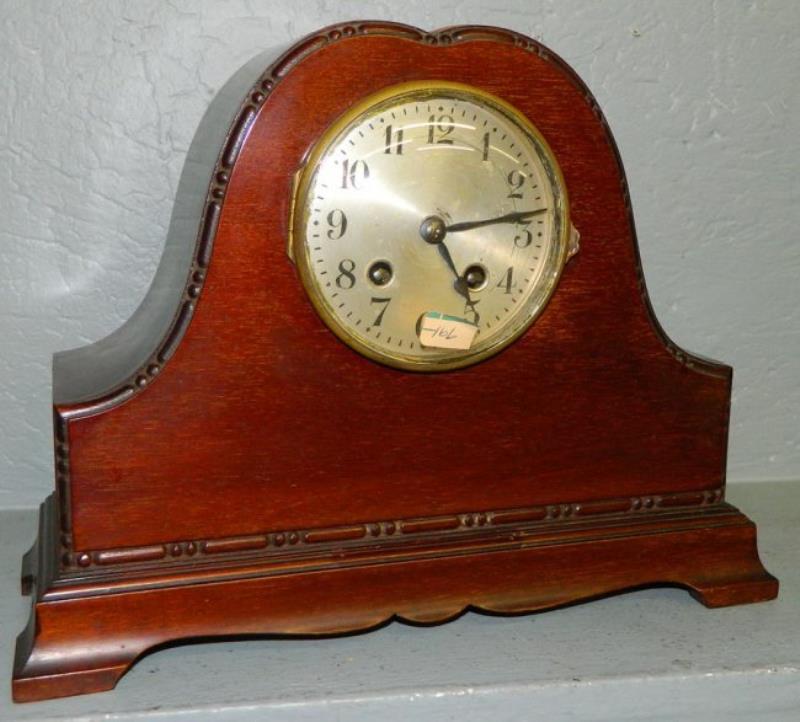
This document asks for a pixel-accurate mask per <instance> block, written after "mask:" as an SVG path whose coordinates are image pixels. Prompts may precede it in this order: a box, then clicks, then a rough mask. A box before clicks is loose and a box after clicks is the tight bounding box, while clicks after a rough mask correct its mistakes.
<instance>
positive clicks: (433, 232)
mask: <svg viewBox="0 0 800 722" xmlns="http://www.w3.org/2000/svg"><path fill="white" fill-rule="evenodd" d="M419 235H420V236H422V240H423V241H425V242H426V243H430V244H434V245H435V244H437V243H441V242H442V241H444V237H445V236H446V235H447V224H446V223H445V222H444V219H443V218H440V217H439V216H428V217H427V218H425V219H424V220H423V221H422V223H420V226H419ZM456 275H458V274H456Z"/></svg>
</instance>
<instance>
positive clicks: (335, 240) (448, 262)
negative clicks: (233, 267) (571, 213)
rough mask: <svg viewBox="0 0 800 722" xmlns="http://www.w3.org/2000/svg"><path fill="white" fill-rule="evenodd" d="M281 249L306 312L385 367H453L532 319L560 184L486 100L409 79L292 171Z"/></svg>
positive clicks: (559, 255)
mask: <svg viewBox="0 0 800 722" xmlns="http://www.w3.org/2000/svg"><path fill="white" fill-rule="evenodd" d="M296 188H297V190H296V195H295V198H294V204H293V206H294V208H295V211H294V218H293V223H292V225H293V241H292V251H293V254H294V257H295V259H296V261H297V264H298V267H299V270H300V274H301V278H302V280H303V283H304V285H305V287H306V290H307V291H308V293H309V296H310V298H311V300H312V302H313V303H314V306H315V307H316V309H317V311H318V312H319V313H320V316H321V317H322V319H323V320H324V321H325V323H326V324H327V325H328V326H329V327H330V328H331V330H332V331H334V333H336V335H338V336H339V337H340V338H341V339H342V340H343V341H344V342H345V343H347V344H349V345H350V346H351V347H352V348H354V349H355V350H357V351H359V352H360V353H363V354H364V355H366V356H368V357H370V358H372V359H374V360H377V361H380V362H383V363H386V364H389V365H392V366H396V367H400V368H405V369H417V370H437V369H448V368H455V367H459V366H465V365H468V364H470V363H474V362H476V361H478V360H481V359H483V358H486V357H487V356H490V355H492V354H493V353H496V352H498V351H499V350H501V349H502V348H503V347H505V346H506V345H507V344H508V343H510V342H511V341H513V340H514V339H515V338H517V337H518V336H519V335H520V334H521V333H522V332H523V331H524V330H525V329H526V328H527V327H528V326H529V325H530V324H531V323H532V322H533V320H534V319H535V317H536V316H537V315H538V314H539V312H540V311H541V310H542V308H543V307H544V305H545V303H546V302H547V300H548V298H549V297H550V294H551V293H552V291H553V289H554V287H555V285H556V283H557V281H558V278H559V275H560V273H561V270H562V267H563V265H564V262H565V260H566V257H567V242H568V236H569V220H568V215H567V214H568V206H567V197H566V191H565V188H564V183H563V179H562V176H561V172H560V170H559V168H558V165H557V163H556V161H555V158H554V157H553V154H552V152H551V151H550V149H549V147H548V146H547V144H546V142H545V141H544V139H543V138H542V137H541V136H540V134H539V133H538V132H537V131H536V129H535V128H534V127H533V126H532V125H531V124H530V123H529V122H528V121H527V120H526V119H525V118H524V117H523V116H522V115H521V114H520V113H519V112H517V111H516V110H514V109H513V108H512V107H511V106H509V105H507V104H506V103H504V102H503V101H501V100H500V99H498V98H496V97H494V96H490V95H488V94H486V93H484V92H482V91H479V90H477V89H475V88H469V87H467V86H462V85H455V84H451V83H425V84H422V83H415V84H404V85H402V86H396V87H394V88H389V89H387V90H386V91H383V92H382V93H380V94H378V95H377V96H372V97H370V98H368V99H366V100H365V101H364V102H363V103H360V104H359V105H358V106H357V107H356V108H353V109H352V110H351V111H350V112H349V113H347V114H346V115H345V116H344V117H343V118H342V119H340V120H339V121H338V122H337V123H336V124H335V125H334V126H333V127H332V128H331V129H330V130H329V131H328V132H327V133H326V134H325V135H324V136H323V137H322V139H321V140H320V141H319V142H318V144H317V145H316V147H315V148H314V150H313V151H312V153H311V155H310V157H309V160H308V162H307V164H306V165H305V166H304V168H303V169H302V170H301V172H300V176H299V181H298V183H297V186H296Z"/></svg>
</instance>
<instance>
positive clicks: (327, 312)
mask: <svg viewBox="0 0 800 722" xmlns="http://www.w3.org/2000/svg"><path fill="white" fill-rule="evenodd" d="M440 93H444V94H446V95H447V96H448V97H453V98H458V99H463V100H468V101H471V102H473V103H476V104H478V105H482V106H484V107H488V108H490V109H491V110H493V111H495V112H497V113H500V114H501V115H502V116H503V117H505V118H506V119H507V120H508V121H510V122H511V123H513V124H514V125H516V126H517V127H519V128H520V129H521V130H522V131H523V132H524V133H525V135H527V136H528V138H529V139H530V140H531V142H532V145H533V146H534V148H535V149H536V152H537V155H538V157H539V160H540V161H541V163H542V166H543V168H544V170H545V173H546V175H547V178H548V181H549V183H550V188H551V192H552V195H553V203H554V206H555V207H554V225H555V230H554V238H553V243H551V244H550V248H549V249H548V256H547V259H546V261H545V269H544V270H543V272H542V274H541V277H540V281H539V283H537V284H536V286H535V287H534V289H533V291H532V292H531V293H530V294H529V295H528V297H527V299H526V301H525V303H524V304H523V305H522V306H521V307H520V310H519V311H517V312H516V313H515V314H514V315H513V316H512V317H511V322H510V323H509V324H508V326H507V327H506V329H505V330H504V331H502V332H500V333H498V334H497V337H496V338H495V337H493V338H491V339H490V340H489V341H488V342H486V343H485V344H478V345H477V346H476V347H475V348H474V349H469V350H466V351H453V352H451V353H438V354H437V355H436V356H435V357H431V358H429V359H425V358H420V357H419V356H411V355H409V354H404V353H399V352H393V351H389V350H385V349H383V348H381V347H379V346H376V345H373V344H370V343H369V342H368V340H367V339H365V338H363V337H360V336H357V335H356V334H354V333H352V332H351V331H350V329H349V328H348V327H347V326H345V325H344V324H343V323H341V322H340V320H339V317H338V315H337V314H336V312H335V310H334V309H333V308H332V307H331V306H330V304H329V303H328V302H327V300H326V299H325V296H324V295H323V293H322V290H321V288H320V286H319V282H318V279H317V278H316V276H315V275H314V274H313V272H312V270H311V264H310V262H309V253H308V243H307V239H306V228H307V224H308V217H309V213H310V204H309V202H308V190H309V188H310V187H311V186H312V185H313V183H314V179H315V176H316V173H317V170H318V166H319V162H320V159H321V158H322V157H323V156H324V155H325V153H326V152H327V151H328V149H329V148H330V147H331V146H332V145H334V144H335V143H336V142H337V140H338V139H339V138H340V137H341V136H343V135H345V134H346V133H347V132H348V131H349V129H350V128H351V127H352V126H353V125H355V124H356V123H359V122H362V121H363V119H364V118H367V117H371V116H372V115H377V114H378V113H380V112H382V111H383V110H384V108H385V107H386V106H387V105H391V104H392V103H394V102H401V101H402V100H404V99H406V98H409V97H416V98H426V97H430V96H433V95H436V94H440ZM290 207H291V211H290V213H291V218H290V220H289V234H290V235H289V253H290V256H291V257H292V258H293V260H294V261H295V263H296V265H297V269H298V272H299V275H300V280H301V281H302V283H303V286H304V288H305V290H306V293H307V294H308V297H309V299H310V300H311V303H312V305H313V306H314V309H315V310H316V311H317V313H318V314H319V316H320V317H321V318H322V320H323V322H324V323H325V325H326V326H327V327H328V328H329V329H330V330H331V331H333V333H334V334H335V335H336V336H337V337H338V338H339V339H340V340H341V341H343V342H344V343H345V344H347V345H348V346H349V347H350V348H352V349H353V350H355V351H357V352H358V353H360V354H362V355H363V356H366V357H367V358H369V359H372V360H373V361H377V362H379V363H382V364H385V365H387V366H392V367H394V368H398V369H402V370H405V371H423V372H434V371H448V370H452V369H458V368H463V367H465V366H471V365H472V364H476V363H478V362H480V361H482V360H484V359H487V358H489V357H491V356H494V355H495V354H496V353H498V352H500V351H501V350H502V349H504V348H505V347H506V346H508V345H509V344H511V343H513V342H514V341H516V340H517V339H518V338H519V337H520V336H521V335H522V334H523V333H525V331H526V330H527V329H528V328H530V326H531V324H533V322H534V321H535V320H536V318H537V317H538V316H539V315H540V314H541V313H542V311H543V310H544V308H545V306H546V305H547V302H548V301H549V300H550V297H551V296H552V294H553V292H554V290H555V288H556V286H557V285H558V281H559V279H560V277H561V272H562V271H563V268H564V265H565V264H566V261H567V258H568V250H569V237H570V219H569V198H568V196H567V189H566V185H565V183H564V176H563V174H562V172H561V168H560V167H559V165H558V162H557V161H556V158H555V155H554V154H553V151H552V149H551V148H550V146H549V144H548V143H547V141H546V140H545V139H544V137H543V136H542V134H541V133H540V132H539V130H538V129H537V128H536V127H535V126H534V125H533V123H531V122H530V121H529V120H528V119H527V118H526V117H525V116H524V115H523V114H522V113H521V112H520V111H519V110H517V109H516V108H514V106H512V105H510V104H509V103H507V102H506V101H505V100H503V99H502V98H499V97H497V96H496V95H493V94H491V93H488V92H486V91H485V90H481V89H480V88H476V87H474V86H470V85H465V84H463V83H453V82H449V81H443V80H441V81H440V80H434V81H412V82H407V83H400V84H398V85H392V86H389V87H387V88H384V89H383V90H380V91H378V92H377V93H373V94H371V95H369V96H367V97H365V98H363V99H362V100H360V101H359V102H358V103H356V104H355V105H353V106H352V107H351V108H349V109H348V110H347V111H346V112H345V113H344V114H342V115H341V116H340V117H339V118H338V119H337V120H336V121H335V122H334V123H333V124H332V125H331V126H330V127H329V128H328V129H327V130H326V131H325V132H324V133H323V134H322V135H321V136H320V138H319V139H318V140H317V142H316V143H315V144H314V146H313V147H312V149H311V151H310V153H309V154H308V156H307V157H306V159H305V161H304V163H303V165H302V166H301V167H300V169H299V170H298V171H297V173H296V175H295V182H294V190H293V194H292V199H291V206H290Z"/></svg>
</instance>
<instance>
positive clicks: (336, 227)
mask: <svg viewBox="0 0 800 722" xmlns="http://www.w3.org/2000/svg"><path fill="white" fill-rule="evenodd" d="M328 225H329V226H330V228H328V234H327V235H328V238H330V239H331V240H332V241H338V240H339V239H340V238H341V237H342V236H343V235H344V234H345V231H346V230H347V216H346V215H345V214H344V211H342V210H339V209H338V208H335V209H334V210H332V211H331V212H330V213H328Z"/></svg>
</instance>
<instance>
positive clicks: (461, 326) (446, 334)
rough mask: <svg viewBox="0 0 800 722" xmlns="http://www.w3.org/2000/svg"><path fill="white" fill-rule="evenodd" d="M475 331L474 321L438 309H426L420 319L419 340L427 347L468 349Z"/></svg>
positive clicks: (476, 328) (476, 331)
mask: <svg viewBox="0 0 800 722" xmlns="http://www.w3.org/2000/svg"><path fill="white" fill-rule="evenodd" d="M477 333H478V327H477V326H476V325H475V324H474V323H471V322H470V321H467V320H466V319H465V318H458V317H457V316H448V315H446V314H444V313H439V311H428V312H427V313H425V314H423V316H422V318H421V319H420V324H419V342H420V344H422V345H423V346H426V347H427V348H456V349H468V348H469V347H470V346H472V342H473V341H474V340H475V334H477Z"/></svg>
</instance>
